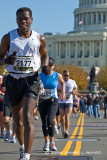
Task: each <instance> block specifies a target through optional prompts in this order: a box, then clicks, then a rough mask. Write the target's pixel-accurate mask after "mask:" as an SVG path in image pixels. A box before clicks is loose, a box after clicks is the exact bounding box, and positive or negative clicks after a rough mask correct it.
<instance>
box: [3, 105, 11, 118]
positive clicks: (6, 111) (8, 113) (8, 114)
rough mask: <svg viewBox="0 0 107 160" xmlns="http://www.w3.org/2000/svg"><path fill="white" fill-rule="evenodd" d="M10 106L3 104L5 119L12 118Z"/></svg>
mask: <svg viewBox="0 0 107 160" xmlns="http://www.w3.org/2000/svg"><path fill="white" fill-rule="evenodd" d="M10 113H11V112H10V106H9V105H6V104H3V117H10Z"/></svg>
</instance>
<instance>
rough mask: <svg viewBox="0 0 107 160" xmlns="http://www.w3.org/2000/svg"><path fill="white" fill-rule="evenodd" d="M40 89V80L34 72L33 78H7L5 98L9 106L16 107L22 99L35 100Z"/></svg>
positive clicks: (9, 76)
mask: <svg viewBox="0 0 107 160" xmlns="http://www.w3.org/2000/svg"><path fill="white" fill-rule="evenodd" d="M39 89H40V78H39V75H38V73H37V72H36V73H35V74H34V75H33V76H28V77H25V78H19V79H15V78H13V77H12V76H11V75H8V76H7V80H6V93H5V96H6V98H7V101H8V103H9V105H10V106H11V107H12V106H16V105H18V104H19V103H20V102H21V100H22V98H23V97H28V98H32V99H35V100H37V98H38V94H39Z"/></svg>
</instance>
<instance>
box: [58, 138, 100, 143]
mask: <svg viewBox="0 0 107 160" xmlns="http://www.w3.org/2000/svg"><path fill="white" fill-rule="evenodd" d="M59 141H60V142H61V141H73V142H76V141H82V142H83V141H84V142H96V141H100V140H99V139H94V138H93V139H92V138H89V139H88V138H84V139H58V138H55V142H59Z"/></svg>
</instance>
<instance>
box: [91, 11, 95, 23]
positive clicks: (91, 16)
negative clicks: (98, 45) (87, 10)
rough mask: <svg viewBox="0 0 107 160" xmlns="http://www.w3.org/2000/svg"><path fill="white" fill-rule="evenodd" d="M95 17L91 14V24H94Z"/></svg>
mask: <svg viewBox="0 0 107 160" xmlns="http://www.w3.org/2000/svg"><path fill="white" fill-rule="evenodd" d="M93 16H94V15H93V13H91V24H93V19H94V18H93Z"/></svg>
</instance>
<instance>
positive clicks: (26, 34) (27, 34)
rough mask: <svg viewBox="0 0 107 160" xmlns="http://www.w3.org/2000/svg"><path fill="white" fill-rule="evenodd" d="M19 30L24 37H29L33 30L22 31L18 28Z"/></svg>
mask: <svg viewBox="0 0 107 160" xmlns="http://www.w3.org/2000/svg"><path fill="white" fill-rule="evenodd" d="M17 32H18V34H19V36H20V37H22V38H29V37H30V36H31V34H32V30H29V31H26V32H22V31H20V30H19V29H17Z"/></svg>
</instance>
